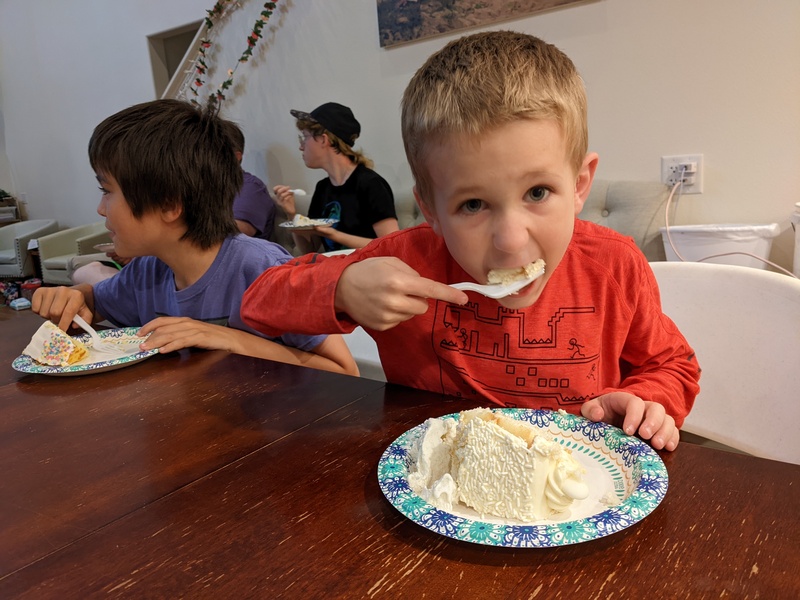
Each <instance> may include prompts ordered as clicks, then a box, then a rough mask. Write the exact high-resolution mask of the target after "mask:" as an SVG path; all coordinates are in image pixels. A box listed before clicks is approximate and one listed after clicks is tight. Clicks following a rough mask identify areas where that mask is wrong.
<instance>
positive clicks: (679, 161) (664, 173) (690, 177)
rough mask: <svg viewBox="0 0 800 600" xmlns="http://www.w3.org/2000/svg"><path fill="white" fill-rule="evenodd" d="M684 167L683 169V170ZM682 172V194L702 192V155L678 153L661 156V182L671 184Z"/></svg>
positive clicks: (675, 181) (676, 181)
mask: <svg viewBox="0 0 800 600" xmlns="http://www.w3.org/2000/svg"><path fill="white" fill-rule="evenodd" d="M684 168H685V170H684ZM681 174H683V189H682V190H680V192H681V193H682V194H702V193H703V155H702V154H678V155H675V156H662V157H661V183H666V184H667V185H669V186H673V185H675V184H676V183H678V181H680V179H681Z"/></svg>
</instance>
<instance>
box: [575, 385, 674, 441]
mask: <svg viewBox="0 0 800 600" xmlns="http://www.w3.org/2000/svg"><path fill="white" fill-rule="evenodd" d="M581 414H582V415H583V416H584V417H586V418H587V419H589V420H590V421H595V422H596V421H604V422H606V423H611V424H612V425H617V426H618V427H622V430H623V431H624V432H625V433H627V434H628V435H634V434H635V433H638V434H639V437H641V438H643V439H645V440H649V441H650V445H651V446H652V447H653V448H655V449H656V450H661V449H664V450H675V448H677V447H678V441H679V440H680V432H679V430H678V428H677V427H675V419H673V418H672V417H671V416H669V415H668V414H667V413H666V411H665V410H664V407H663V406H662V405H661V404H659V403H658V402H647V401H645V400H642V399H641V398H639V397H638V396H634V395H633V394H628V393H627V392H611V393H610V394H604V395H602V396H598V397H597V398H593V399H591V400H589V401H588V402H584V403H583V405H582V406H581Z"/></svg>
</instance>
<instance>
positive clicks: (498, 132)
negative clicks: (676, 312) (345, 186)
mask: <svg viewBox="0 0 800 600" xmlns="http://www.w3.org/2000/svg"><path fill="white" fill-rule="evenodd" d="M586 121H587V119H586V94H585V90H584V87H583V83H582V81H581V78H580V76H579V75H578V73H577V71H576V69H575V67H574V65H573V64H572V62H571V61H570V60H569V58H568V57H566V56H565V55H564V54H563V53H562V52H561V51H560V50H558V49H557V48H555V47H554V46H551V45H549V44H546V43H545V42H543V41H541V40H539V39H537V38H535V37H532V36H529V35H525V34H519V33H514V32H484V33H478V34H474V35H470V36H466V37H464V38H461V39H459V40H455V41H453V42H451V43H449V44H448V45H447V46H445V48H443V49H442V50H441V51H439V52H437V53H435V54H434V55H433V56H431V57H430V58H429V59H428V61H427V62H426V63H425V64H424V65H423V66H422V67H421V68H420V69H419V70H418V71H417V73H416V74H415V75H414V77H413V78H412V80H411V82H410V83H409V85H408V87H407V88H406V91H405V94H404V96H403V102H402V131H403V140H404V143H405V149H406V155H407V157H408V161H409V164H410V166H411V170H412V173H413V175H414V179H415V183H416V185H415V188H414V194H415V197H416V200H417V203H418V204H419V206H420V209H421V210H422V212H423V214H424V215H425V218H426V220H427V224H425V225H420V226H419V227H414V228H411V229H406V230H403V231H400V232H397V233H394V234H391V235H389V236H386V237H382V238H379V239H377V240H375V241H373V242H372V243H371V244H369V245H368V246H367V247H366V248H363V249H361V250H357V251H355V252H354V253H353V254H350V255H349V256H344V257H342V256H338V257H331V258H327V259H326V258H323V257H320V256H319V255H314V254H310V255H306V256H304V257H301V258H300V259H299V260H297V261H293V262H290V263H287V264H286V265H283V266H280V267H276V268H273V269H270V270H269V271H267V272H266V273H264V274H263V275H262V276H261V277H260V278H259V279H258V280H257V281H256V282H255V283H254V284H253V285H252V286H251V287H250V288H249V289H248V291H247V292H246V293H245V297H244V301H243V303H242V317H243V319H244V321H245V322H247V323H249V324H251V325H252V326H253V327H255V328H256V329H259V330H261V331H264V332H268V333H275V332H277V331H282V330H291V331H302V332H319V331H329V332H343V333H344V332H349V331H352V330H353V328H354V327H355V326H356V325H359V324H360V325H362V326H363V327H364V329H365V330H366V331H367V332H368V333H369V334H370V335H371V336H372V337H373V338H374V339H375V341H376V343H377V345H378V350H379V353H380V356H381V363H382V365H383V368H384V372H385V373H386V377H387V379H388V381H390V382H392V383H398V384H403V385H408V386H412V387H416V388H420V389H426V390H431V391H435V392H440V393H443V394H449V395H455V396H461V397H467V398H471V399H476V398H483V399H486V400H487V401H490V402H492V403H494V404H498V405H501V406H517V407H529V408H550V409H564V410H566V411H568V412H571V413H574V414H582V415H583V416H585V417H587V418H589V419H591V420H593V421H601V420H602V421H606V422H610V423H614V424H616V425H618V426H620V427H622V428H623V429H624V430H625V432H626V433H628V434H630V435H632V434H634V433H638V435H640V436H641V437H642V438H644V439H647V440H649V441H650V443H651V445H652V446H653V447H654V448H659V449H660V448H665V449H667V450H673V449H674V448H675V447H676V446H677V444H678V440H679V431H678V428H679V427H680V425H681V424H682V422H683V419H684V417H685V416H686V415H687V414H688V412H689V410H690V409H691V407H692V403H693V402H694V398H695V396H696V395H697V392H698V389H699V387H698V384H697V381H698V379H699V373H700V370H699V368H698V365H697V362H696V360H695V357H694V352H693V350H692V349H691V348H690V347H689V345H688V343H687V342H686V340H685V339H684V337H683V336H682V335H681V333H680V332H679V331H678V329H677V327H676V326H675V324H674V323H673V322H672V321H670V320H669V318H667V317H666V316H665V315H664V314H663V313H662V311H661V305H660V297H659V293H658V287H657V284H656V281H655V278H654V276H653V273H652V271H651V270H650V267H649V265H648V264H647V260H646V258H645V257H644V255H643V254H642V253H641V251H639V249H638V248H637V247H636V245H635V244H634V242H633V240H631V239H629V238H627V237H624V236H622V235H620V234H617V233H616V232H614V231H611V230H609V229H606V228H603V227H600V226H597V225H594V224H591V223H587V222H584V221H580V220H578V219H577V218H576V217H577V215H578V213H580V211H581V208H582V207H583V203H584V202H585V200H586V197H587V196H588V194H589V189H590V187H591V184H592V179H593V177H594V173H595V170H596V168H597V162H598V157H597V154H595V153H592V152H588V151H587V146H588V135H587V123H586ZM537 259H542V260H544V262H545V264H546V269H545V274H544V275H543V276H542V277H540V278H538V279H536V280H535V281H534V282H533V283H531V284H530V285H528V286H527V287H525V288H523V289H522V290H521V291H520V292H519V293H518V294H516V295H513V296H508V297H506V298H503V299H500V300H492V299H489V298H485V297H483V296H480V295H478V294H476V293H474V292H469V293H465V292H461V291H458V290H455V289H453V288H451V287H449V286H448V285H447V284H450V283H455V282H459V281H476V282H478V283H485V282H486V281H487V275H488V272H489V271H490V270H492V269H513V268H518V267H522V266H525V265H528V264H529V263H531V262H533V261H535V260H537ZM281 296H282V298H281ZM301 298H314V302H312V303H309V304H308V305H306V306H305V307H304V309H303V310H302V311H299V310H296V306H297V302H298V300H299V299H301Z"/></svg>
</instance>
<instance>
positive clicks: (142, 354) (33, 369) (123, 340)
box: [11, 327, 158, 376]
mask: <svg viewBox="0 0 800 600" xmlns="http://www.w3.org/2000/svg"><path fill="white" fill-rule="evenodd" d="M138 331H139V328H138V327H120V328H117V329H103V330H98V331H97V333H98V335H99V336H100V337H101V338H102V339H104V340H108V341H110V342H112V343H117V344H118V345H119V346H120V356H117V357H112V358H106V359H103V360H96V357H94V356H92V353H91V346H90V344H91V338H90V337H89V334H88V333H82V334H80V335H75V336H72V337H73V338H75V339H76V340H78V341H80V342H82V343H84V344H87V345H88V346H89V349H90V352H89V356H88V357H86V358H84V359H83V360H82V361H80V362H78V363H75V364H74V365H69V366H66V367H57V366H51V365H43V364H40V363H38V362H36V361H35V360H33V359H32V358H31V357H30V356H27V355H26V354H21V355H20V356H18V357H17V358H15V359H14V362H12V363H11V367H12V368H13V369H14V370H16V371H19V372H21V373H30V374H37V375H56V376H72V375H92V374H95V373H102V372H105V371H111V370H113V369H119V368H122V367H127V366H129V365H132V364H135V363H138V362H141V361H143V360H144V359H146V358H150V357H151V356H153V355H154V354H158V350H146V351H139V352H135V353H132V352H130V350H128V351H127V352H126V351H125V347H126V346H128V347H130V346H133V345H136V346H138V345H139V344H141V343H142V341H143V339H142V338H140V337H138V336H137V335H136V332H138Z"/></svg>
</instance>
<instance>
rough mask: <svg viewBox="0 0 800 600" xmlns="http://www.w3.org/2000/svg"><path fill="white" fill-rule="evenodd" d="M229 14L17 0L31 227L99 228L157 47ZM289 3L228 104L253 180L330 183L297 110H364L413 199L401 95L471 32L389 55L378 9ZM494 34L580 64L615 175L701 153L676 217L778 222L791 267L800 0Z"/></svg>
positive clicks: (231, 46) (601, 11) (342, 2)
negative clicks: (101, 129) (115, 145)
mask: <svg viewBox="0 0 800 600" xmlns="http://www.w3.org/2000/svg"><path fill="white" fill-rule="evenodd" d="M212 4H213V2H211V1H210V0H202V1H201V0H171V1H170V2H161V3H154V2H150V1H148V0H125V1H119V2H114V3H110V2H109V3H102V2H101V3H98V2H92V1H90V0H71V1H70V2H68V3H63V2H59V1H58V0H38V1H37V2H30V1H29V0H3V1H2V2H0V119H2V121H0V187H2V188H5V189H11V190H12V191H14V192H16V193H25V195H26V197H27V199H28V203H29V213H30V214H31V217H34V218H35V217H45V216H52V217H56V218H58V219H59V221H60V222H62V223H63V224H65V225H77V224H80V223H84V222H88V221H91V220H95V219H96V218H97V217H96V215H95V213H94V210H95V206H96V202H97V200H98V199H99V196H98V194H97V192H96V190H95V187H96V186H95V182H94V176H93V173H92V172H91V170H90V169H89V165H88V161H87V159H86V143H87V141H88V138H89V135H90V134H91V130H92V128H93V127H94V126H95V125H96V124H97V123H98V122H99V121H100V120H101V119H103V118H104V117H106V116H108V115H109V114H111V113H112V112H115V111H116V110H119V109H121V108H123V107H124V106H127V105H129V104H132V103H134V102H140V101H144V100H148V99H152V98H154V97H155V92H154V89H153V84H152V76H151V73H150V65H149V57H148V51H147V44H146V36H147V35H150V34H153V33H158V32H160V31H164V30H166V29H170V28H173V27H177V26H179V25H182V24H184V23H188V22H191V21H195V20H197V19H198V18H202V17H203V16H204V14H205V10H206V9H207V8H210V7H211V5H212ZM262 5H263V2H260V1H253V0H243V2H242V8H241V9H240V10H239V11H237V12H236V13H234V14H232V15H231V17H230V18H229V19H228V20H227V21H226V22H224V23H220V24H219V25H218V28H217V32H218V33H219V35H220V38H219V42H218V44H216V46H215V48H216V50H215V52H217V54H216V58H217V64H218V65H219V66H220V69H222V70H223V71H224V70H226V69H227V68H231V67H233V66H234V65H235V64H236V59H237V58H238V56H239V55H240V53H241V51H242V50H243V49H244V47H243V35H244V34H246V32H247V30H248V28H250V27H251V26H252V23H253V21H254V20H255V16H256V15H257V14H258V12H259V11H260V8H261V6H262ZM279 6H280V10H279V11H278V13H277V14H276V15H275V16H274V17H273V19H272V21H271V26H272V27H271V28H270V29H265V32H267V35H266V38H265V41H264V43H263V44H262V46H261V47H260V50H259V51H258V52H256V57H255V58H254V59H253V60H252V61H251V62H249V63H246V64H244V65H242V66H241V67H240V68H239V69H238V71H237V73H236V78H235V81H236V85H235V88H234V94H233V97H232V98H231V100H229V101H228V102H226V104H225V114H226V116H229V117H230V118H233V119H234V120H236V121H238V122H239V123H240V124H241V125H242V126H243V128H244V130H245V133H246V135H247V149H246V152H245V159H244V165H245V168H247V169H248V170H249V171H252V172H253V173H255V174H257V175H260V176H262V177H263V178H264V179H266V180H267V181H268V183H269V184H271V185H274V184H277V183H286V184H291V185H292V186H296V187H304V188H306V189H310V188H313V184H314V182H315V181H316V180H317V179H319V178H320V177H321V176H322V172H320V171H309V170H307V169H305V167H304V166H303V164H302V161H301V160H300V158H299V154H298V151H297V147H296V131H295V129H294V127H293V120H292V118H291V117H290V115H289V109H290V108H300V109H307V110H310V109H311V108H313V107H315V106H317V105H318V104H320V103H322V102H325V101H328V100H335V101H338V102H342V103H344V104H348V105H350V106H351V107H352V108H353V110H354V112H355V114H356V116H357V117H358V118H359V120H360V121H361V123H362V126H363V135H362V137H361V140H360V145H361V146H362V147H363V148H364V149H365V150H366V152H367V154H369V155H370V156H371V157H372V158H373V159H374V160H375V162H376V165H377V167H376V168H377V169H378V170H379V171H380V172H381V173H382V174H383V175H384V176H385V177H386V178H387V179H388V180H389V182H390V183H391V184H392V185H393V187H394V188H395V191H396V193H397V194H398V195H406V194H408V193H410V189H411V185H412V181H411V177H410V174H409V171H408V168H407V166H406V164H405V157H404V155H403V150H402V143H401V140H400V133H399V108H398V105H399V99H400V95H401V94H402V90H403V88H404V86H405V84H406V83H407V81H408V79H409V78H410V77H411V75H412V74H413V72H414V70H415V69H416V68H417V67H418V66H419V65H420V64H421V63H422V62H423V60H424V59H425V58H426V57H427V56H428V55H429V54H430V53H431V52H433V51H435V50H436V49H438V48H440V47H441V46H442V45H443V44H444V43H446V42H447V41H448V40H450V39H452V37H455V36H456V35H459V34H453V35H450V36H443V37H438V38H435V39H428V40H424V41H421V42H416V43H412V44H407V45H404V46H399V47H394V48H391V49H386V50H384V49H381V48H380V47H379V45H378V36H377V17H376V10H375V1H374V0H337V1H336V2H323V1H322V0H293V1H292V2H290V3H286V2H279ZM494 28H508V29H516V30H520V31H526V32H530V33H533V34H535V35H539V36H540V37H542V38H544V39H546V40H548V41H550V42H552V43H555V44H556V45H558V46H559V47H561V48H562V49H563V50H565V51H566V52H567V53H568V54H569V55H570V56H571V57H572V58H573V60H574V61H575V63H576V64H577V66H578V68H579V70H580V71H581V73H582V74H583V77H584V79H585V80H586V84H587V88H588V92H589V103H590V145H591V148H592V149H593V150H595V151H597V152H599V153H600V157H601V164H600V170H599V176H601V177H603V178H606V179H633V180H657V179H658V178H659V176H660V173H659V169H660V157H661V156H662V155H669V154H684V153H702V154H704V156H705V184H704V188H705V193H704V194H702V195H694V196H684V197H683V199H682V200H681V202H680V205H679V206H678V210H677V219H676V222H677V223H681V224H683V223H702V222H706V223H708V222H718V223H722V222H758V223H763V222H772V221H777V222H779V223H781V226H782V227H783V229H784V231H783V233H782V234H781V236H780V237H779V238H778V240H777V241H776V244H775V247H774V249H773V256H772V258H773V259H774V260H776V261H777V262H778V263H779V264H781V265H783V266H785V267H791V263H792V246H793V236H792V235H791V232H790V230H789V215H790V214H791V212H792V208H793V206H794V203H795V202H797V201H800V169H799V168H798V164H800V102H798V100H797V99H798V98H800V2H797V1H796V0H768V1H766V2H753V1H752V0H703V1H702V2H697V1H696V0H660V1H655V0H596V1H589V2H586V3H583V4H579V5H576V6H573V7H568V8H562V9H556V10H553V11H549V12H547V13H544V14H541V15H538V16H532V17H526V18H522V19H518V20H512V21H508V22H506V23H503V24H502V25H498V26H494ZM219 81H220V78H219V77H217V78H212V79H211V81H210V82H211V84H212V85H213V84H215V83H219ZM4 148H5V150H4ZM3 152H5V154H4V153H3Z"/></svg>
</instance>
